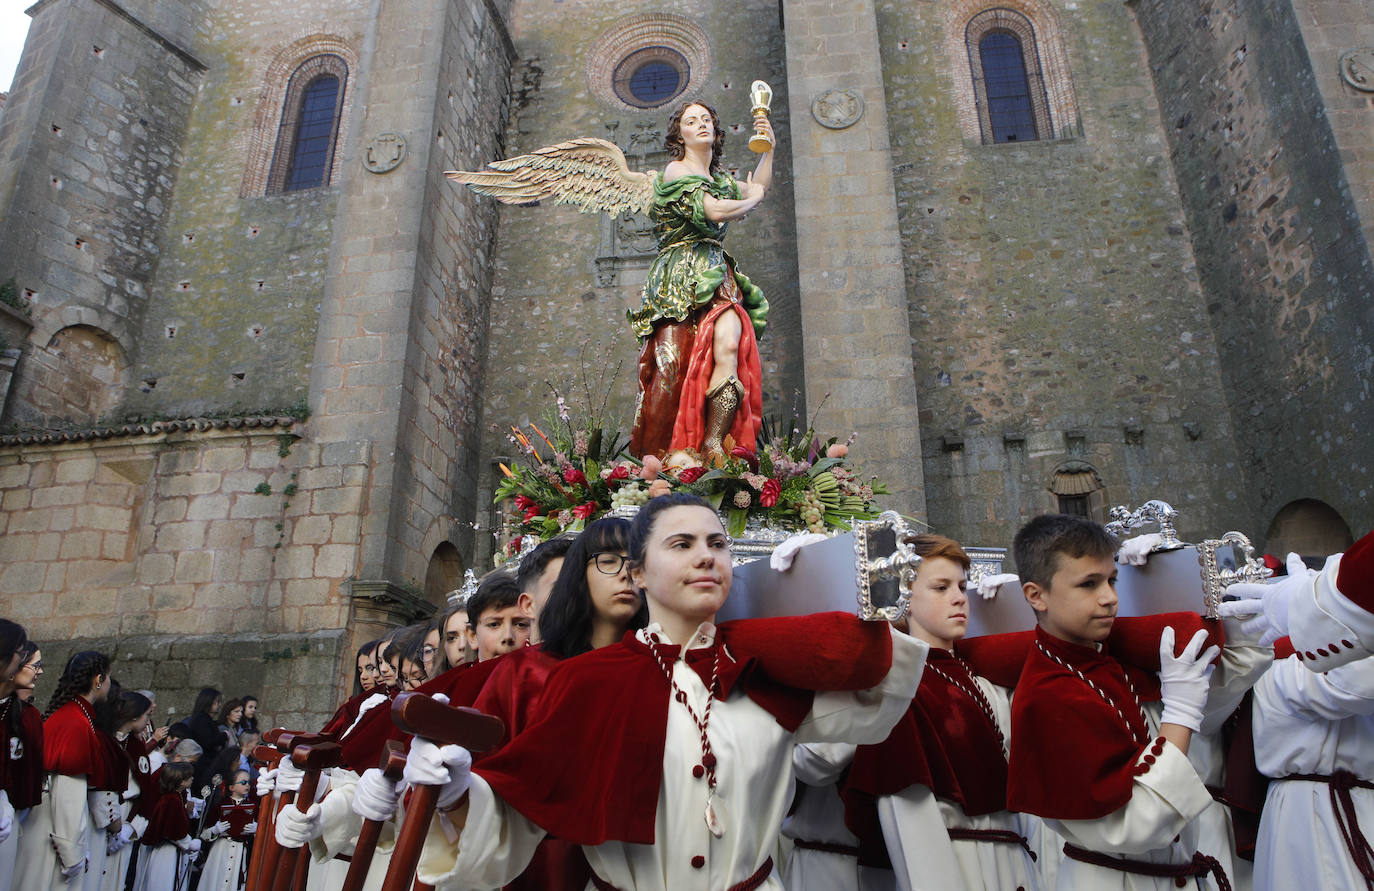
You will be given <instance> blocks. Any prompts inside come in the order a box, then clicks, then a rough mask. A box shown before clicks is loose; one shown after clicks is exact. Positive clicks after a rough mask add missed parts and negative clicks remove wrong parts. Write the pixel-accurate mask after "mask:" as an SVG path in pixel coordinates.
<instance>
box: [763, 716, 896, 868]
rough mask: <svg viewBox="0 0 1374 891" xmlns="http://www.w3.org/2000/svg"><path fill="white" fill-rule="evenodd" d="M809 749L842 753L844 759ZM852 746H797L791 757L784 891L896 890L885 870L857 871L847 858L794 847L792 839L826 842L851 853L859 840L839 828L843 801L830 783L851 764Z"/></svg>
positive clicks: (849, 856) (854, 862)
mask: <svg viewBox="0 0 1374 891" xmlns="http://www.w3.org/2000/svg"><path fill="white" fill-rule="evenodd" d="M813 749H822V750H828V749H847V750H848V752H849V755H848V757H837V756H836V754H835V753H834V752H825V753H823V754H820V755H819V756H818V754H817V753H816V752H815V751H813ZM853 751H854V747H853V746H844V745H843V744H841V743H831V744H824V743H818V744H816V745H815V746H809V745H801V746H797V747H796V749H795V750H793V753H792V767H793V769H794V771H795V772H796V778H797V789H796V795H795V796H794V801H793V805H792V808H791V810H792V813H791V814H790V815H789V816H788V818H787V819H786V820H785V821H784V822H783V824H782V841H783V842H784V845H785V847H786V856H787V857H788V860H787V861H786V863H785V865H784V864H783V863H782V862H781V861H780V868H781V869H782V878H783V882H784V884H785V885H786V886H787V891H896V889H897V885H896V878H895V876H894V875H893V872H892V870H890V869H878V868H875V867H869V866H860V865H859V859H858V857H856V856H855V855H853V854H848V853H845V854H841V853H833V852H829V851H818V850H815V849H814V848H803V847H796V846H794V845H792V844H791V842H792V841H793V840H801V841H811V842H826V843H829V844H839V845H844V846H845V847H849V848H855V847H857V846H858V844H859V839H858V838H857V837H856V836H855V835H854V833H852V832H850V831H849V828H848V827H847V826H845V825H844V802H843V801H842V800H841V799H840V794H839V791H838V789H837V788H836V785H835V784H836V783H837V782H838V781H839V779H840V776H841V775H842V774H843V772H844V767H845V765H846V764H848V763H849V761H850V760H852V759H853Z"/></svg>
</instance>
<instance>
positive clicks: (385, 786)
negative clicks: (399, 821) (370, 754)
mask: <svg viewBox="0 0 1374 891" xmlns="http://www.w3.org/2000/svg"><path fill="white" fill-rule="evenodd" d="M400 799H401V784H400V783H399V782H398V781H393V780H389V779H387V778H386V777H384V776H382V772H381V771H380V770H378V769H377V768H375V767H370V768H368V769H367V770H365V771H363V775H362V776H360V777H358V785H357V786H355V787H354V790H353V813H355V814H357V815H358V816H360V817H362V818H363V819H364V820H376V821H377V822H379V823H380V822H382V821H384V820H388V819H390V818H391V815H392V814H394V813H396V802H398V801H400Z"/></svg>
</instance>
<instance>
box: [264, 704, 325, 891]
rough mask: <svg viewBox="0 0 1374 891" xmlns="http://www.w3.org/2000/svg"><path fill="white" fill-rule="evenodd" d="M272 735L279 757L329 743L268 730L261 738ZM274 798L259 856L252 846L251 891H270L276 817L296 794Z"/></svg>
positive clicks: (277, 852) (276, 852)
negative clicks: (301, 747)
mask: <svg viewBox="0 0 1374 891" xmlns="http://www.w3.org/2000/svg"><path fill="white" fill-rule="evenodd" d="M273 733H276V734H277V737H276V747H277V751H278V752H279V753H281V755H286V754H287V753H288V752H290V751H291V750H292V749H294V748H295V747H296V746H297V745H310V744H313V743H322V742H328V741H329V737H328V736H326V735H325V734H322V733H292V732H290V731H286V730H269V731H267V733H266V734H264V737H263V738H264V739H265V738H266V737H267V736H268V735H270V734H273ZM275 798H276V804H275V805H274V806H273V807H272V809H271V810H270V813H271V814H272V819H271V820H270V821H269V822H270V823H271V824H272V825H270V826H269V827H268V832H267V836H266V838H267V844H265V845H263V846H262V852H261V855H258V851H257V850H256V847H257V846H254V852H253V853H254V855H255V856H254V858H253V860H254V862H253V863H252V864H251V865H250V867H249V875H250V876H252V875H254V874H255V873H256V876H257V884H256V885H255V886H254V888H253V891H270V889H271V888H272V882H273V877H274V876H275V875H276V874H277V865H278V863H280V862H281V852H282V849H281V845H279V844H277V836H276V815H277V814H278V813H280V812H281V809H282V808H284V807H286V806H287V805H289V804H291V803H292V802H293V801H294V800H295V798H296V794H295V793H294V792H278V793H276V794H275ZM258 835H259V836H262V835H263V827H262V826H261V825H259V826H258Z"/></svg>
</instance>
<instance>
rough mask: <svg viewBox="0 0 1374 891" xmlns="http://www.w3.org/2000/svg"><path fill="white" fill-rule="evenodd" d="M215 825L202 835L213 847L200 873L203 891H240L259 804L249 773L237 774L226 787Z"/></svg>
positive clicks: (246, 871) (218, 806) (212, 824)
mask: <svg viewBox="0 0 1374 891" xmlns="http://www.w3.org/2000/svg"><path fill="white" fill-rule="evenodd" d="M224 791H225V794H224V795H223V796H222V797H221V798H220V800H219V804H218V805H216V807H215V811H214V813H212V814H210V816H209V817H208V818H207V822H209V821H213V822H212V823H211V825H209V826H207V827H206V829H205V831H204V832H202V833H201V834H200V837H201V839H202V840H203V841H204V842H206V843H207V844H209V845H210V853H209V855H208V856H207V857H206V858H205V866H204V867H203V868H202V869H201V871H200V886H199V887H200V891H239V889H240V888H242V887H243V885H244V880H245V879H246V878H247V874H248V851H249V850H250V845H251V843H252V841H253V838H254V836H255V834H256V833H257V831H258V824H257V800H256V799H254V798H253V794H252V786H251V783H250V780H249V776H248V771H246V770H238V771H235V772H234V774H233V776H232V777H231V778H230V779H229V781H228V782H227V783H226V784H225V787H224Z"/></svg>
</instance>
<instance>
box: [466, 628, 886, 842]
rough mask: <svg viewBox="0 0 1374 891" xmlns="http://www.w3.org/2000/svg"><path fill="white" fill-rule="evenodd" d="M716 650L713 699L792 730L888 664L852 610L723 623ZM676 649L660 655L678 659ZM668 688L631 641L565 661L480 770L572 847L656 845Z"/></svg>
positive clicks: (881, 637)
mask: <svg viewBox="0 0 1374 891" xmlns="http://www.w3.org/2000/svg"><path fill="white" fill-rule="evenodd" d="M716 644H717V646H721V647H724V649H723V650H722V653H721V659H720V671H719V676H718V681H719V686H718V689H717V690H716V693H715V695H716V698H718V699H722V700H724V699H726V698H728V697H729V696H730V694H731V692H733V691H734V690H735V688H736V687H739V688H740V690H741V691H742V692H743V693H744V694H745V695H747V696H748V697H749V698H750V699H752V700H753V701H754V702H755V703H757V704H758V705H759V706H760V707H761V708H763V709H765V710H766V711H767V712H768V713H769V714H771V715H772V716H773V717H774V718H775V719H776V720H777V722H778V724H779V725H780V726H782V727H783V728H784V729H786V730H788V731H794V730H796V729H797V727H799V726H800V725H801V722H802V721H803V720H804V719H805V717H806V715H807V713H808V712H809V711H810V710H811V703H812V699H813V697H814V691H817V690H863V689H867V688H869V687H872V686H875V685H876V684H877V683H878V682H879V681H880V680H882V678H883V676H884V675H885V674H886V673H887V671H888V668H889V667H890V666H891V664H892V639H891V637H890V636H889V632H888V629H887V625H886V623H882V622H860V621H859V620H858V619H856V618H855V617H854V616H852V615H849V614H847V613H820V614H817V615H811V616H799V617H792V618H783V619H743V620H739V621H735V622H725V623H722V624H721V625H720V626H718V628H717V630H716ZM678 649H679V648H678V647H675V646H673V647H669V646H661V647H660V649H659V651H660V653H662V655H663V657H664V658H665V659H668V660H675V659H676V658H677V655H678ZM712 658H713V649H712V648H710V647H701V648H698V649H693V650H688V651H687V664H688V665H689V666H690V667H691V668H692V669H693V670H694V671H696V672H697V674H698V675H700V676H701V677H702V680H703V682H704V683H709V682H710V676H711V663H712ZM671 690H672V688H671V686H670V685H669V682H668V679H667V678H665V677H664V675H663V672H662V671H661V669H660V668H659V666H658V665H657V664H656V662H655V660H654V657H653V654H652V653H651V651H650V650H649V648H648V647H647V646H645V645H644V644H642V643H640V642H639V640H638V639H636V637H635V635H634V632H627V633H626V635H625V637H624V638H623V639H622V640H621V641H620V643H618V644H612V645H611V646H608V647H602V648H601V649H599V650H593V651H591V652H589V653H583V654H582V655H580V656H575V657H573V658H572V659H568V660H566V661H564V662H562V663H561V664H559V665H558V666H557V667H556V668H555V669H554V671H553V673H552V674H551V675H550V676H549V680H548V684H547V685H546V687H545V689H544V693H543V695H542V696H541V698H540V701H539V704H538V706H537V707H536V710H535V713H534V715H533V716H532V717H531V720H530V723H529V726H528V727H526V728H525V730H524V732H522V733H521V734H520V735H519V736H516V737H515V738H514V739H512V740H511V741H510V743H509V744H507V745H506V746H505V747H504V748H502V749H501V750H500V751H499V752H497V753H495V754H494V755H492V756H491V757H489V758H487V759H486V760H484V761H483V763H482V764H481V765H479V766H478V767H477V768H475V770H476V772H477V773H479V774H480V775H481V776H482V777H483V779H485V780H486V781H487V782H488V783H489V784H490V785H491V787H492V788H493V789H494V790H495V792H496V794H497V795H499V796H500V797H501V798H502V799H503V800H505V801H506V802H508V803H509V804H510V805H511V806H513V807H514V808H516V810H518V811H520V813H522V814H523V815H524V816H525V817H527V818H528V819H530V820H532V821H534V822H535V823H536V824H538V825H539V826H541V827H543V828H544V829H545V830H546V831H548V832H550V833H551V834H553V835H556V836H557V837H559V838H561V839H563V840H565V841H568V842H572V843H574V844H580V845H599V844H601V843H603V842H605V841H622V842H629V843H632V844H653V843H654V818H655V814H656V812H657V809H658V796H659V789H660V787H661V785H662V782H663V752H664V746H665V743H666V739H667V721H668V707H669V703H670V701H671V697H670V693H671ZM550 753H557V756H556V757H551V755H550ZM569 765H576V767H577V769H576V770H570V769H569Z"/></svg>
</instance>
